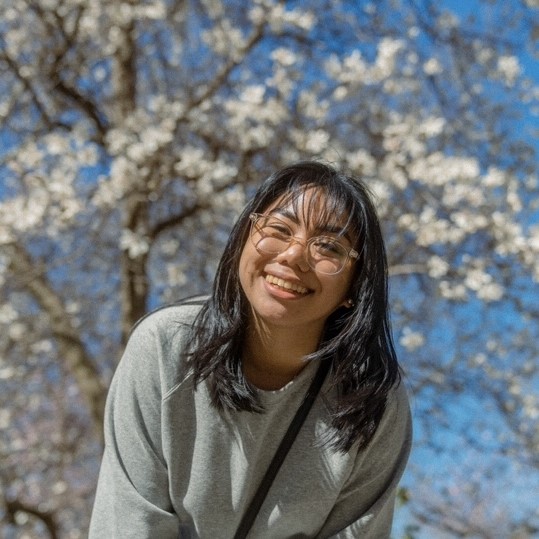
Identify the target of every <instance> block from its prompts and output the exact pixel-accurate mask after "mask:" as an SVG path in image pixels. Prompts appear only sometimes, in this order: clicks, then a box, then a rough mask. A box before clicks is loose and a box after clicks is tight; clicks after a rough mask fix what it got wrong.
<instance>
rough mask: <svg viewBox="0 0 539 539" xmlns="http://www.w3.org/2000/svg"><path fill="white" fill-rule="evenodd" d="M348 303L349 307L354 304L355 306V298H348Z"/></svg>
mask: <svg viewBox="0 0 539 539" xmlns="http://www.w3.org/2000/svg"><path fill="white" fill-rule="evenodd" d="M346 303H347V304H348V306H349V307H353V306H354V300H353V299H351V298H348V299H347V300H346Z"/></svg>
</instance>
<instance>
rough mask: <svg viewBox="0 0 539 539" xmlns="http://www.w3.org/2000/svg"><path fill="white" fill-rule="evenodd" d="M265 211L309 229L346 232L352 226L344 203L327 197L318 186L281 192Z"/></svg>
mask: <svg viewBox="0 0 539 539" xmlns="http://www.w3.org/2000/svg"><path fill="white" fill-rule="evenodd" d="M265 213H272V214H279V215H281V216H283V217H286V218H288V219H291V220H292V221H295V222H297V223H298V224H302V225H304V226H305V227H306V228H307V229H309V230H329V231H335V232H340V233H346V232H347V231H349V230H350V229H351V228H353V227H352V226H351V222H350V215H349V211H348V209H347V208H346V207H345V204H344V203H343V202H341V201H338V200H336V199H334V198H333V197H329V196H328V195H327V193H325V192H324V190H323V189H321V188H319V187H310V188H307V189H305V190H302V191H298V192H290V193H286V194H283V195H281V196H280V197H278V198H277V199H276V200H275V201H273V202H272V203H271V204H270V205H269V206H268V207H267V208H266V209H265Z"/></svg>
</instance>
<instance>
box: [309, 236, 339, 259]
mask: <svg viewBox="0 0 539 539" xmlns="http://www.w3.org/2000/svg"><path fill="white" fill-rule="evenodd" d="M313 244H314V248H315V249H316V252H317V253H318V254H320V255H321V256H340V255H342V253H343V247H342V246H341V245H340V244H339V243H337V242H335V241H333V240H332V239H330V238H323V237H320V238H316V239H315V241H314V242H313Z"/></svg>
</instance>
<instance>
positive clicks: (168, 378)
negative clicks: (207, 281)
mask: <svg viewBox="0 0 539 539" xmlns="http://www.w3.org/2000/svg"><path fill="white" fill-rule="evenodd" d="M205 301H206V297H205V296H198V297H196V298H189V299H187V300H183V301H180V302H178V303H174V304H171V305H166V306H163V307H160V308H158V309H156V310H154V311H152V312H150V313H148V314H147V315H146V316H144V317H143V318H141V319H140V320H139V321H138V322H137V323H136V324H135V326H134V327H133V329H132V330H131V334H130V336H129V339H128V342H127V345H126V348H125V350H124V354H123V356H122V360H121V362H120V367H119V369H118V370H119V371H120V372H121V373H122V374H124V375H126V376H128V377H131V378H133V379H136V380H142V381H144V380H146V381H148V379H155V383H158V384H159V385H161V387H162V390H163V392H166V391H167V390H168V389H169V388H170V387H171V386H172V385H173V384H174V383H176V381H177V380H178V377H179V373H180V370H181V363H182V357H183V356H184V353H185V349H186V343H187V342H188V338H189V334H190V330H191V328H192V327H193V325H194V323H195V321H196V317H197V315H198V313H199V312H200V309H201V308H202V306H203V305H204V303H205ZM141 383H142V382H141Z"/></svg>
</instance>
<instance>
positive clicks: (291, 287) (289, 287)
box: [266, 275, 309, 294]
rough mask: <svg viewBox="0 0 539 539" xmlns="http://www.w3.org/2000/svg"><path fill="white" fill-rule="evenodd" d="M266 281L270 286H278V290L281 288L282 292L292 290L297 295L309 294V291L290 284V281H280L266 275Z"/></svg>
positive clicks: (295, 284)
mask: <svg viewBox="0 0 539 539" xmlns="http://www.w3.org/2000/svg"><path fill="white" fill-rule="evenodd" d="M266 281H267V282H268V283H270V284H272V285H275V286H278V287H279V288H283V289H284V290H292V291H293V292H297V293H298V294H307V293H308V292H309V290H308V289H307V288H305V287H304V286H301V285H299V284H297V283H292V282H290V281H285V280H284V279H280V278H279V277H275V276H273V275H266Z"/></svg>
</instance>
